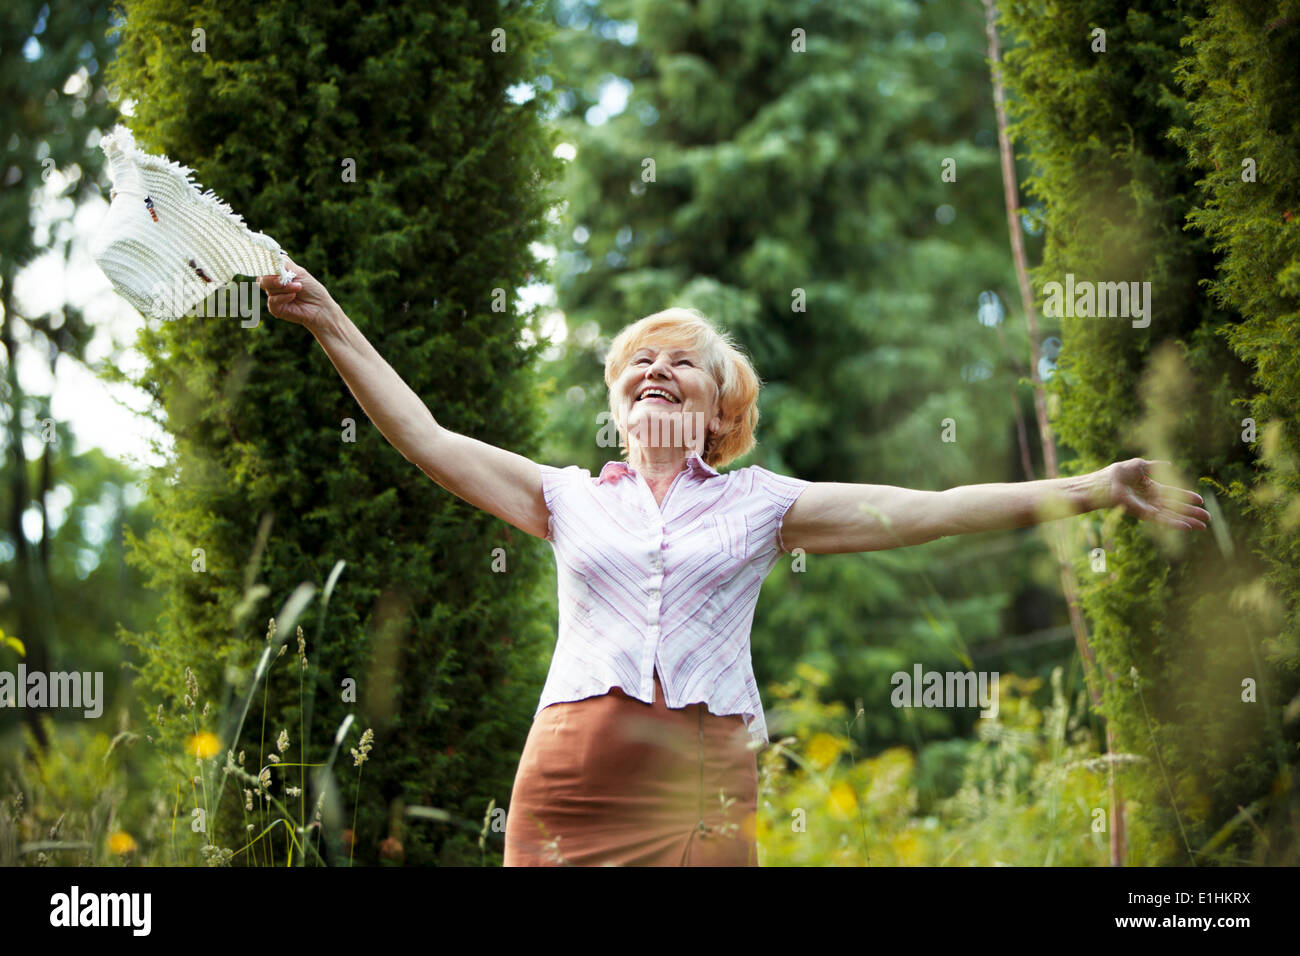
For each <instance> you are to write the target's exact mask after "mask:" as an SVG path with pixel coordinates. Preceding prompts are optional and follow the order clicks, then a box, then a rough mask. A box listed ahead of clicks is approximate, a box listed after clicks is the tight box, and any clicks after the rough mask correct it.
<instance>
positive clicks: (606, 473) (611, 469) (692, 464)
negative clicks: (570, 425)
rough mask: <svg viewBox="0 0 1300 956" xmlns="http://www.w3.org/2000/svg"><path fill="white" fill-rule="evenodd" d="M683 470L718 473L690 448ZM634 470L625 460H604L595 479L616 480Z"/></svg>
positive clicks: (710, 473) (705, 473)
mask: <svg viewBox="0 0 1300 956" xmlns="http://www.w3.org/2000/svg"><path fill="white" fill-rule="evenodd" d="M685 470H686V471H689V472H692V473H693V474H695V475H696V476H697V477H699V476H701V474H703V475H717V474H719V472H718V471H716V470H715V469H714V468H712V467H711V466H710V465H709V464H708V463H707V462H706V461H705V460H704V459H703V458H701V457H700V453H699V452H697V451H695V450H694V449H691V451H689V452H687V454H686V468H685ZM635 471H636V469H635V468H633V467H631V466H630V465H629V464H628V463H627V462H625V461H607V462H605V466H604V467H603V468H601V469H600V477H599V478H598V479H596V481H597V484H600V483H603V482H605V481H606V480H608V481H616V480H618V479H619V478H621V477H623V476H624V475H629V474H633V473H634V472H635Z"/></svg>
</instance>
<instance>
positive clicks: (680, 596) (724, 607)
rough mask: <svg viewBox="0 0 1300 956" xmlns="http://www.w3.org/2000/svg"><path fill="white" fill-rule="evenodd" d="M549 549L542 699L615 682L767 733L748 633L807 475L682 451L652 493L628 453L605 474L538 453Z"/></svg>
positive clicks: (761, 736)
mask: <svg viewBox="0 0 1300 956" xmlns="http://www.w3.org/2000/svg"><path fill="white" fill-rule="evenodd" d="M538 467H540V468H541V471H542V489H543V494H544V496H545V498H546V507H547V509H548V510H549V511H550V519H549V528H548V533H547V538H546V540H547V541H549V542H550V543H551V549H552V550H553V551H554V553H555V563H556V576H557V579H558V581H557V583H558V588H557V593H558V597H559V611H560V622H559V636H558V639H557V641H556V645H555V654H554V656H553V657H552V658H551V667H550V671H549V673H548V674H547V677H546V684H545V686H544V687H543V688H542V697H541V701H540V702H539V703H538V705H537V710H536V711H535V712H534V714H533V716H534V717H536V716H537V714H538V713H540V712H541V711H542V709H543V708H544V707H546V706H547V705H549V704H554V703H559V702H562V701H573V700H582V699H584V698H587V697H594V696H597V695H600V694H605V693H608V692H609V690H610V689H611V688H613V687H618V688H620V689H621V690H622V691H623V692H624V693H626V694H627V695H628V696H629V697H634V698H636V699H637V700H640V701H644V702H645V703H653V702H654V672H655V670H656V669H657V670H658V672H659V682H660V684H661V686H662V687H663V691H664V697H665V704H666V706H668V707H670V708H678V709H679V708H682V707H685V706H687V705H688V704H694V703H701V702H702V703H704V704H705V705H706V706H707V708H708V710H709V712H710V713H712V714H718V715H720V716H725V715H729V714H740V715H742V716H743V717H744V719H745V726H746V727H747V728H748V730H749V733H750V736H751V738H752V739H754V740H757V741H762V742H763V743H767V742H768V735H767V722H766V721H765V720H764V718H763V704H762V701H761V700H760V699H759V696H758V684H757V683H756V682H755V680H754V669H753V665H752V662H751V660H750V644H749V633H750V626H751V624H752V623H753V619H754V607H755V605H757V603H758V592H759V588H760V587H761V586H762V583H763V579H764V578H766V577H767V574H768V572H769V571H771V570H772V568H773V567H774V566H775V565H776V563H777V561H779V560H780V558H781V555H782V553H783V552H784V551H785V546H784V543H783V542H782V541H781V520H782V518H784V516H785V513H786V511H788V510H789V508H790V506H791V505H793V504H794V503H795V501H796V500H797V499H798V497H799V495H800V494H802V492H803V489H804V488H806V487H807V486H808V484H809V482H807V481H803V480H802V479H799V478H788V477H785V476H783V475H778V474H775V473H773V472H770V471H768V470H766V469H765V468H760V467H759V466H757V465H751V466H749V467H747V468H741V469H738V470H736V471H731V472H728V473H727V474H725V475H724V474H721V473H719V472H717V471H715V470H714V469H713V468H711V467H710V466H709V465H707V464H706V463H705V462H704V460H703V459H702V458H701V457H700V456H699V455H698V454H697V453H696V452H690V453H689V454H688V456H687V459H686V468H685V469H684V470H683V471H681V472H680V473H679V474H678V475H677V477H675V478H674V479H673V483H672V485H671V486H670V487H669V489H668V492H667V494H666V495H665V497H664V500H663V507H662V509H661V508H660V506H659V504H658V503H657V502H656V501H655V498H654V494H653V493H652V492H651V490H650V485H649V484H648V483H647V482H646V480H645V478H644V477H643V476H642V475H641V474H639V473H638V472H637V471H636V470H635V469H633V468H631V467H629V466H628V464H627V463H626V462H622V461H611V462H606V464H605V466H604V467H603V468H602V469H601V471H600V477H598V478H592V477H591V472H589V471H587V470H586V469H585V468H579V467H578V466H577V465H570V466H569V467H567V468H555V467H552V466H550V465H539V466H538Z"/></svg>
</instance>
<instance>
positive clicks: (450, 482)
mask: <svg viewBox="0 0 1300 956" xmlns="http://www.w3.org/2000/svg"><path fill="white" fill-rule="evenodd" d="M288 265H289V268H290V270H291V271H293V272H295V273H297V275H298V278H296V279H294V281H293V282H291V283H289V284H288V285H283V284H281V282H280V280H279V277H278V276H264V277H262V279H261V287H262V288H263V289H264V290H266V293H267V305H268V307H269V309H270V312H271V314H272V315H274V316H276V317H278V318H281V319H284V320H285V321H287V322H294V323H297V324H298V325H302V326H305V327H306V328H308V329H309V330H310V331H311V333H312V334H313V335H314V336H315V337H316V341H317V342H319V343H320V346H321V348H323V349H324V350H325V354H326V355H328V356H329V359H330V361H331V362H333V363H334V367H335V368H336V369H338V372H339V375H340V376H342V378H343V381H344V382H346V383H347V386H348V388H349V389H351V391H352V394H353V396H355V398H356V400H357V404H359V405H360V406H361V408H362V410H363V411H364V412H365V413H366V416H367V417H368V418H369V419H370V420H371V421H372V422H374V424H375V427H376V428H378V429H379V431H380V432H381V433H382V434H383V436H384V437H385V438H386V439H388V441H389V443H390V444H391V445H392V446H393V447H394V448H396V449H397V450H398V451H399V452H401V453H402V455H403V456H404V457H405V458H406V459H407V461H410V462H411V463H412V464H414V465H416V466H417V467H419V469H420V470H421V471H423V472H424V473H425V474H426V475H428V476H429V477H430V478H432V479H433V480H434V481H435V482H437V484H439V485H440V486H441V487H443V488H445V489H446V490H447V491H450V492H451V493H452V494H454V495H455V496H456V497H458V498H460V499H462V500H463V501H467V502H469V503H470V504H471V505H473V506H474V507H476V508H481V509H482V510H484V511H486V512H488V513H490V514H493V515H496V516H497V517H498V518H500V519H501V520H503V521H506V522H508V523H510V524H512V525H514V526H515V527H516V528H519V529H520V530H522V531H526V532H528V533H529V534H532V535H536V536H537V537H539V538H545V537H546V535H547V533H548V527H547V524H548V519H549V517H550V513H549V512H548V511H547V508H546V501H545V499H544V498H543V496H542V476H541V471H540V470H539V469H538V467H537V465H536V464H534V463H533V462H532V461H531V460H529V459H528V458H525V457H524V456H522V455H517V454H515V453H514V452H512V451H507V450H506V449H504V448H497V447H496V446H495V445H489V444H487V443H486V442H482V441H479V440H478V439H476V438H471V437H469V436H468V435H461V434H458V433H456V432H453V431H451V430H450V429H447V428H444V427H443V426H442V425H440V424H439V423H438V422H437V421H436V420H435V419H434V417H433V413H432V412H431V411H429V407H428V406H427V405H425V404H424V401H423V400H422V399H421V398H420V397H419V396H418V395H416V394H415V392H413V391H412V390H411V388H410V386H409V385H407V384H406V382H404V381H403V380H402V378H401V376H399V375H398V374H397V372H396V371H395V370H394V369H393V367H392V366H391V365H389V364H388V362H387V361H385V360H384V358H383V357H382V356H381V355H380V354H379V353H378V352H377V351H375V348H374V346H373V345H371V344H370V342H368V341H367V340H366V337H365V336H364V335H362V334H361V331H360V330H359V329H358V328H357V327H356V324H355V323H353V321H352V320H351V319H350V318H348V316H347V314H346V313H345V312H344V311H343V310H342V309H341V308H340V307H339V305H338V303H337V302H335V301H334V299H333V297H332V296H330V294H329V292H328V291H327V290H326V289H325V287H324V286H323V285H322V284H321V283H320V282H319V281H318V280H317V279H316V278H315V277H314V276H312V275H311V273H309V272H308V271H307V270H306V269H304V268H303V267H302V266H300V265H298V264H297V263H295V262H292V261H290V262H289V264H288Z"/></svg>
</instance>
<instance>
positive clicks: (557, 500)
mask: <svg viewBox="0 0 1300 956" xmlns="http://www.w3.org/2000/svg"><path fill="white" fill-rule="evenodd" d="M537 467H538V469H539V470H540V471H541V473H542V497H543V498H545V499H546V510H547V511H549V512H550V517H549V518H548V519H547V522H546V540H547V541H549V542H551V544H555V529H556V522H557V521H560V522H562V521H563V520H564V514H565V511H566V509H567V506H568V502H569V500H570V496H571V494H572V492H571V491H570V489H571V488H572V487H573V483H574V482H576V481H579V480H582V479H589V478H591V472H589V471H587V470H586V469H585V468H579V467H578V466H577V465H569V466H568V467H567V468H556V467H555V466H554V465H543V464H538V466H537Z"/></svg>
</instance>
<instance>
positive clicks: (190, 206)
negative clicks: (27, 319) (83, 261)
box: [90, 125, 294, 319]
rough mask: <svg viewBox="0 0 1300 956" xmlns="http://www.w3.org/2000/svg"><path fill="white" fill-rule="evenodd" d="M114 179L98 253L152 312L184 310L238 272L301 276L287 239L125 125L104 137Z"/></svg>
mask: <svg viewBox="0 0 1300 956" xmlns="http://www.w3.org/2000/svg"><path fill="white" fill-rule="evenodd" d="M99 145H100V147H101V148H102V149H103V150H104V155H105V156H106V157H107V159H108V164H109V176H110V178H111V179H112V181H113V193H112V199H111V202H110V204H109V208H108V215H107V216H106V217H105V219H104V223H103V225H102V226H101V227H100V230H99V232H98V233H97V234H96V235H95V238H94V241H93V242H92V243H91V247H90V254H91V257H92V258H93V259H94V260H95V262H97V263H98V264H99V267H100V268H101V269H103V270H104V274H105V275H107V276H108V279H109V281H110V282H112V283H113V288H114V289H116V290H117V292H118V293H119V294H120V295H121V296H122V297H123V298H124V299H126V300H127V301H128V302H130V303H131V304H132V305H133V306H135V307H136V308H137V309H139V310H140V312H141V313H143V314H144V315H146V316H149V317H151V318H158V319H163V318H176V317H177V316H180V315H183V314H184V313H185V312H187V311H189V310H190V309H191V308H193V307H194V306H195V305H197V304H198V303H199V302H201V301H203V300H204V299H205V298H207V297H208V295H210V294H211V293H212V292H213V291H215V290H216V289H219V288H221V287H222V286H224V285H225V284H226V283H227V282H229V281H230V280H231V279H233V278H234V277H235V276H237V275H244V276H250V277H257V276H264V275H275V274H279V276H280V278H281V279H282V280H284V281H286V282H287V281H289V280H291V279H293V278H294V274H293V273H292V272H290V271H289V269H288V267H287V265H286V257H285V254H284V252H283V250H281V248H280V244H279V243H278V242H276V241H275V240H274V239H272V238H271V237H270V236H267V235H264V234H263V233H260V232H251V231H250V230H249V229H248V227H247V226H245V225H244V220H243V219H242V218H241V217H240V216H239V214H238V213H236V212H235V211H234V210H233V209H231V208H230V206H229V205H228V204H227V203H225V202H222V201H221V199H220V198H219V197H218V196H217V195H216V194H215V193H213V192H212V190H210V189H209V190H207V191H205V192H203V193H200V192H199V187H198V184H197V183H195V182H194V180H193V173H194V171H193V170H192V169H190V168H189V167H187V166H181V165H180V164H178V163H174V162H172V161H171V160H169V159H168V158H167V157H166V156H151V155H149V154H148V153H145V152H142V151H141V150H140V149H139V148H137V147H136V145H135V138H134V137H133V136H132V135H131V131H130V130H129V129H127V128H126V127H125V126H120V125H119V126H116V127H114V129H113V131H112V132H111V133H109V134H108V135H107V136H105V137H103V138H102V139H101V140H100V143H99Z"/></svg>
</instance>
